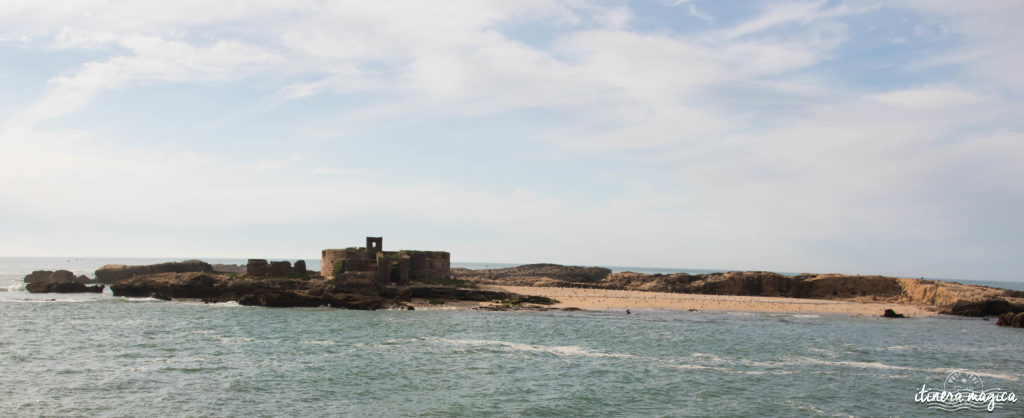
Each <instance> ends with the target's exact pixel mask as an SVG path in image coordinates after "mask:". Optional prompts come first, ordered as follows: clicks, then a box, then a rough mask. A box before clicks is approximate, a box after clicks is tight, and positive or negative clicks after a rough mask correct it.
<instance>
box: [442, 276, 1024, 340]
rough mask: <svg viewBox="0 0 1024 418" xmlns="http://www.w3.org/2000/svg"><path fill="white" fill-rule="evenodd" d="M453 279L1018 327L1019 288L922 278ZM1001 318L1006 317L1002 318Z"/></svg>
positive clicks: (1022, 307)
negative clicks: (882, 310)
mask: <svg viewBox="0 0 1024 418" xmlns="http://www.w3.org/2000/svg"><path fill="white" fill-rule="evenodd" d="M451 275H452V278H454V279H457V280H461V281H463V282H465V283H468V284H475V285H496V286H529V287H559V288H587V289H607V290H628V291H643V292H665V293H685V294H697V295H722V296H763V297H785V298H796V299H820V300H836V301H848V302H871V303H876V302H888V303H894V304H909V305H914V306H919V307H922V308H924V309H927V310H929V311H933V312H937V313H941V314H948V315H958V316H972V317H988V316H997V317H1000V318H1001V319H1002V320H1001V321H999V323H1000V325H1004V324H1005V325H1008V326H1017V327H1019V326H1021V323H1022V322H1024V319H1021V318H1024V315H1016V314H1017V313H1020V312H1024V292H1019V291H1014V290H1006V289H996V288H991V287H986V286H975V285H966V284H961V283H953V282H941V281H935V280H925V279H910V278H900V277H887V276H856V275H843V274H834V273H832V274H800V275H796V276H785V275H782V274H778V273H772V272H764V271H744V272H739V271H735V272H727V273H708V274H687V273H674V274H645V273H636V272H621V273H612V272H611V270H609V269H606V268H601V267H567V266H559V265H556V264H528V265H523V266H519V267H512V268H504V269H491V270H470V269H465V268H453V269H452V270H451ZM1004 317H1005V319H1003V318H1004Z"/></svg>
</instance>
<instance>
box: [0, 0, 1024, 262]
mask: <svg viewBox="0 0 1024 418" xmlns="http://www.w3.org/2000/svg"><path fill="white" fill-rule="evenodd" d="M1021 22H1024V3H1022V2H1019V1H977V2H975V1H961V0H921V1H885V2H881V1H865V2H862V1H809V2H804V1H785V2H733V1H699V0H692V1H686V0H656V1H637V2H625V1H600V2H591V1H587V0H570V1H554V0H551V1H549V0H517V1H505V0H499V1H429V2H425V1H410V2H404V1H376V2H367V1H361V0H360V1H322V0H316V1H302V0H285V1H276V0H263V1H244V2H243V1H210V0H197V1H192V0H176V1H173V2H169V1H162V0H161V1H141V0H140V1H111V0H107V1H100V0H72V1H47V2H39V1H37V0H24V1H23V0H5V1H3V2H2V3H0V255H6V256H47V255H60V256H183V257H282V258H284V257H290V258H317V257H319V251H320V249H322V248H334V247H346V246H349V245H361V244H362V242H363V238H364V237H365V236H367V235H382V236H384V247H385V248H386V249H388V248H390V249H396V248H417V249H440V250H450V251H451V252H452V254H453V259H454V261H464V262H465V261H480V262H485V261H491V262H541V261H547V262H558V263H566V264H568V263H576V264H598V265H626V266H660V267H681V268H711V269H762V270H775V271H793V272H803V271H808V272H845V273H865V274H867V273H881V274H891V275H905V276H913V277H918V276H928V277H949V278H963V279H989V280H1014V281H1021V280H1024V275H1022V274H1021V272H1022V271H1024V220H1022V219H1024V218H1022V213H1024V117H1022V115H1024V101H1022V94H1024V70H1022V68H1024V29H1022V24H1021Z"/></svg>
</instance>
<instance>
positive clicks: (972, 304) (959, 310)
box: [942, 299, 1024, 316]
mask: <svg viewBox="0 0 1024 418" xmlns="http://www.w3.org/2000/svg"><path fill="white" fill-rule="evenodd" d="M1022 311H1024V305H1021V304H1015V303H1010V302H1009V301H1007V300H1004V299H985V300H962V301H959V302H956V303H955V304H953V306H952V307H950V308H949V309H946V310H944V311H942V313H944V314H948V315H960V316H996V315H1002V314H1004V313H1006V312H1022Z"/></svg>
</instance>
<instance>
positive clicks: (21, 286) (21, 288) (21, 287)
mask: <svg viewBox="0 0 1024 418" xmlns="http://www.w3.org/2000/svg"><path fill="white" fill-rule="evenodd" d="M4 290H5V291H7V292H25V291H26V290H25V283H17V284H12V285H9V286H5V287H4Z"/></svg>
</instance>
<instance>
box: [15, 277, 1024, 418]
mask: <svg viewBox="0 0 1024 418" xmlns="http://www.w3.org/2000/svg"><path fill="white" fill-rule="evenodd" d="M39 268H50V269H54V268H62V266H60V265H53V266H32V267H29V270H31V269H39ZM63 268H67V267H63ZM19 269H22V270H23V269H24V267H12V266H11V265H7V266H4V267H3V268H2V269H0V272H2V276H0V284H2V285H5V287H4V289H7V290H8V291H6V292H0V317H2V318H3V319H4V324H3V326H2V327H0V370H2V374H0V412H2V413H3V414H4V415H230V416H239V415H253V414H259V415H274V416H279V415H357V416H363V415H369V416H380V415H388V416H390V415H481V414H487V415H557V416H563V415H645V416H646V415H723V414H724V415H818V414H825V415H833V414H840V415H847V414H850V415H904V416H906V415H911V416H916V415H924V414H928V413H930V412H931V410H929V409H927V406H926V405H924V404H920V403H915V402H914V394H915V393H916V392H917V391H918V390H919V389H920V388H921V385H923V384H926V383H927V384H928V385H929V386H930V387H935V386H937V387H939V388H941V387H942V379H944V378H946V376H947V375H948V374H949V373H950V372H951V371H953V370H955V369H970V370H972V371H974V372H975V373H977V374H978V375H979V376H980V377H981V379H982V380H983V382H984V384H985V388H993V387H999V388H1002V389H1003V390H1007V391H1013V392H1015V393H1017V394H1018V395H1021V394H1024V364H1022V363H1021V362H1020V358H1021V357H1022V355H1024V348H1022V346H1024V344H1022V342H1024V332H1022V331H1021V330H1019V329H1008V328H1002V327H996V326H994V323H993V321H982V320H980V319H966V318H951V317H930V318H910V319H904V320H887V319H882V318H874V317H847V316H839V315H806V314H804V315H801V314H767V313H739V312H697V313H691V312H677V311H658V310H634V311H633V314H631V315H625V314H624V313H623V312H617V311H616V312H611V311H605V312H600V311H598V312H477V311H449V310H431V311H375V312H366V311H345V310H335V309H268V308H255V307H242V306H238V305H237V304H231V303H229V304H212V305H207V304H202V303H198V302H161V301H155V300H149V299H136V300H132V299H123V298H114V297H112V296H110V295H109V294H103V295H85V294H81V295H31V294H28V293H25V292H24V291H23V290H20V289H19V288H18V287H17V286H16V285H12V283H16V281H17V280H20V278H21V276H23V275H24V274H26V273H27V271H24V272H22V271H21V270H19ZM15 270H17V271H15ZM12 280H13V281H12ZM52 299H55V300H52ZM1021 414H1024V402H1021V401H1018V403H1017V404H1008V405H1005V406H1004V407H1002V408H1000V409H996V411H995V412H994V413H993V414H992V415H994V416H1020V415H1021Z"/></svg>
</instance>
